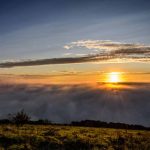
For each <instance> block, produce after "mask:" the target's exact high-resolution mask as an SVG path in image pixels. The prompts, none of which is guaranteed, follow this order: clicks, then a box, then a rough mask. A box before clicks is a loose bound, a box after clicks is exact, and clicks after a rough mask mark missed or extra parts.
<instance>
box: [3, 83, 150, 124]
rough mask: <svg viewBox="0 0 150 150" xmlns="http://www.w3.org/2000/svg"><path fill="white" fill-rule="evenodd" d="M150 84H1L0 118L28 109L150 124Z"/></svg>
mask: <svg viewBox="0 0 150 150" xmlns="http://www.w3.org/2000/svg"><path fill="white" fill-rule="evenodd" d="M149 89H150V84H138V83H136V84H134V83H132V84H124V85H123V87H122V88H121V89H117V88H108V87H107V86H105V85H104V84H99V85H97V86H90V85H84V84H83V85H40V86H36V85H17V84H13V85H10V84H1V85H0V114H1V115H0V118H3V117H5V116H6V115H7V114H8V113H15V112H16V111H19V110H20V109H25V111H26V112H27V113H29V114H30V116H31V117H32V118H33V119H39V118H48V119H50V120H52V121H54V122H63V123H66V122H70V121H72V120H84V119H92V120H103V121H112V122H125V123H130V124H142V125H145V126H150V118H149V114H150V101H149V97H150V90H149Z"/></svg>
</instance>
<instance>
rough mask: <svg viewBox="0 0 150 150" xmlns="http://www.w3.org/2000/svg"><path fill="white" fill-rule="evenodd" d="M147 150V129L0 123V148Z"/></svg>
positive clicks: (149, 142)
mask: <svg viewBox="0 0 150 150" xmlns="http://www.w3.org/2000/svg"><path fill="white" fill-rule="evenodd" d="M5 149H7V150H20V149H22V150H23V149H24V150H150V131H142V130H125V129H109V128H88V127H71V126H58V125H24V126H21V127H17V126H15V125H0V150H5Z"/></svg>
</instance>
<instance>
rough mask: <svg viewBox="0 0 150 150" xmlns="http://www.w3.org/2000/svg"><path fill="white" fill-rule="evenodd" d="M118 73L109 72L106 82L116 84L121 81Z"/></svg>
mask: <svg viewBox="0 0 150 150" xmlns="http://www.w3.org/2000/svg"><path fill="white" fill-rule="evenodd" d="M120 74H121V73H120V72H111V73H109V74H108V82H111V83H117V82H120V81H121V75H120Z"/></svg>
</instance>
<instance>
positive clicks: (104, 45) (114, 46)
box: [0, 40, 150, 68]
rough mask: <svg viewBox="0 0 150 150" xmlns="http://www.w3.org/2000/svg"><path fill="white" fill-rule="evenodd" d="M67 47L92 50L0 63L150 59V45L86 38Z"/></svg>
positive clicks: (31, 64)
mask: <svg viewBox="0 0 150 150" xmlns="http://www.w3.org/2000/svg"><path fill="white" fill-rule="evenodd" d="M64 48H65V49H67V50H68V49H73V48H87V49H90V50H91V53H90V54H87V53H86V54H85V55H81V56H80V55H78V57H77V56H76V57H65V58H64V57H63V58H50V59H37V60H26V61H13V62H3V63H0V68H9V67H18V66H36V65H48V64H69V63H86V62H101V61H105V62H106V61H115V60H116V59H117V62H118V60H119V62H122V61H123V60H124V61H141V62H149V61H150V46H146V45H142V44H128V43H119V42H112V41H100V40H93V41H92V40H86V41H77V42H72V43H70V44H68V45H65V46H64Z"/></svg>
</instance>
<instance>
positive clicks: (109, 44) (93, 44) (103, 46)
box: [64, 40, 150, 51]
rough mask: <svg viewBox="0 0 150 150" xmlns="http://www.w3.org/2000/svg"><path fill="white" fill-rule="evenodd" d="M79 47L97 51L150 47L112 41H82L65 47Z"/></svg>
mask: <svg viewBox="0 0 150 150" xmlns="http://www.w3.org/2000/svg"><path fill="white" fill-rule="evenodd" d="M77 47H81V48H83V47H85V48H87V49H97V50H109V51H110V50H120V49H132V48H136V49H138V48H140V49H143V48H148V49H150V46H145V45H143V44H134V43H120V42H114V41H110V40H80V41H76V42H71V43H70V44H68V45H65V46H64V48H65V49H72V48H77Z"/></svg>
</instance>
